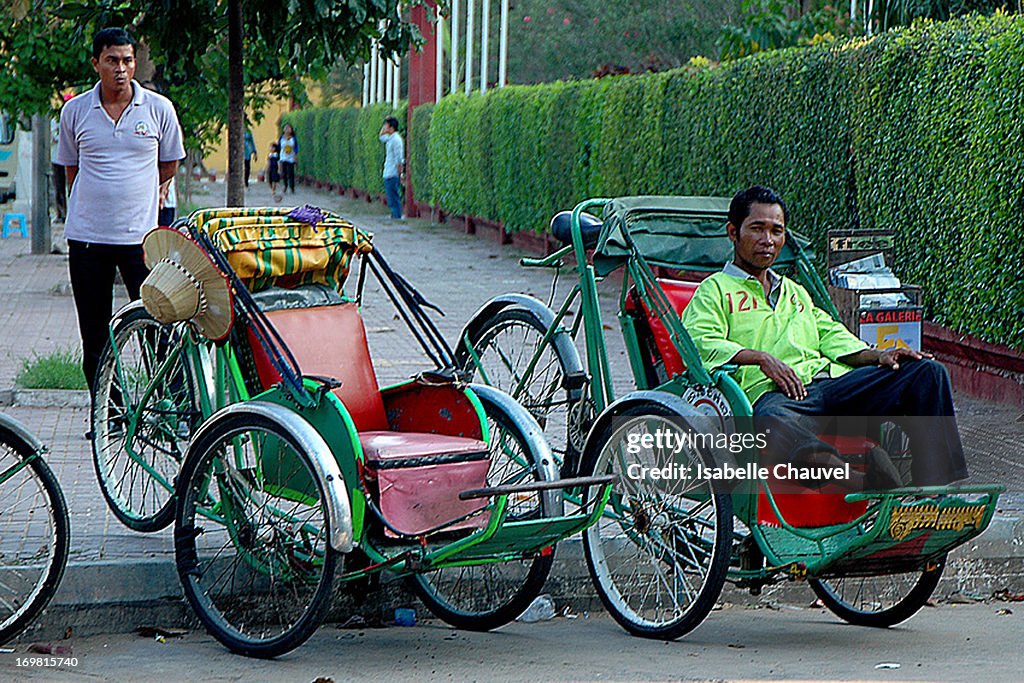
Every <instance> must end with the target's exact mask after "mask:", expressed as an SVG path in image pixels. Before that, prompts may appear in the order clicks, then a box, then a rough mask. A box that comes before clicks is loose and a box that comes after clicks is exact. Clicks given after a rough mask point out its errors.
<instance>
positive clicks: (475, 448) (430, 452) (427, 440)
mask: <svg viewBox="0 0 1024 683" xmlns="http://www.w3.org/2000/svg"><path fill="white" fill-rule="evenodd" d="M359 444H360V445H361V446H362V447H363V455H365V456H366V461H367V462H382V463H383V462H387V461H389V460H391V461H393V460H403V459H407V458H423V459H425V460H429V459H431V458H437V457H444V456H455V457H453V458H452V459H456V458H458V459H471V458H472V457H473V456H474V455H477V454H483V457H487V454H488V449H487V444H485V443H484V442H483V441H477V440H476V439H466V438H463V437H461V436H446V435H444V434H424V433H422V432H380V431H373V432H359Z"/></svg>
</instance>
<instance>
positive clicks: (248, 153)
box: [244, 128, 256, 187]
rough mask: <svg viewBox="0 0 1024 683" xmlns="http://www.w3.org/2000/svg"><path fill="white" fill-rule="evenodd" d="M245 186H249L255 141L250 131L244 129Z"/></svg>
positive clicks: (254, 154)
mask: <svg viewBox="0 0 1024 683" xmlns="http://www.w3.org/2000/svg"><path fill="white" fill-rule="evenodd" d="M244 144H245V186H246V187H249V172H250V171H251V170H252V162H253V161H256V141H255V140H253V138H252V131H251V130H249V129H248V128H247V129H246V130H245V140H244Z"/></svg>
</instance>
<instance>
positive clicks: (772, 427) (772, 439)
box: [754, 359, 967, 486]
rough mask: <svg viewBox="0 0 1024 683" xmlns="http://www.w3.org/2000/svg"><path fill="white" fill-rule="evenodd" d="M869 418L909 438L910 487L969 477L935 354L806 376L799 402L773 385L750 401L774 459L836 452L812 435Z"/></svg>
mask: <svg viewBox="0 0 1024 683" xmlns="http://www.w3.org/2000/svg"><path fill="white" fill-rule="evenodd" d="M870 417H891V418H892V421H893V422H896V423H898V424H899V425H900V426H901V427H902V428H903V431H904V432H905V433H906V434H907V436H908V437H909V439H910V451H911V454H912V456H913V462H912V465H911V474H912V477H913V483H914V485H915V486H940V485H943V484H948V483H950V482H951V481H956V480H957V479H963V478H964V477H966V476H967V461H966V459H965V458H964V449H963V446H962V445H961V443H960V433H959V431H958V430H957V426H956V418H955V417H954V416H953V394H952V389H951V387H950V383H949V374H948V373H947V372H946V368H944V367H942V365H941V364H940V363H937V362H935V361H933V360H927V359H925V360H918V361H911V360H905V359H904V360H902V361H901V362H900V369H899V370H890V369H889V368H883V367H880V366H874V367H864V368H855V369H853V370H851V371H849V372H847V373H846V374H845V375H842V376H841V377H837V378H835V379H819V380H815V381H813V382H811V383H810V384H808V385H807V398H805V399H803V400H802V401H795V400H793V399H790V398H786V396H785V395H784V394H782V393H781V392H778V391H771V392H768V393H767V394H765V395H764V396H762V397H761V398H759V399H758V400H757V403H755V404H754V419H755V429H757V431H759V432H767V438H768V447H769V451H770V452H771V453H772V457H773V460H775V461H779V460H796V461H799V460H800V456H801V455H802V454H805V453H810V452H815V451H832V452H835V449H834V448H832V446H830V445H828V444H827V443H824V442H823V441H821V440H819V439H818V436H817V435H818V434H822V433H826V432H828V431H831V430H832V429H834V428H835V427H836V426H837V425H838V427H839V431H840V432H841V433H849V431H850V430H849V429H844V428H843V423H844V421H845V422H846V423H847V424H848V425H849V424H850V423H851V422H853V423H857V422H858V420H857V419H856V418H870ZM859 422H860V423H861V424H864V425H868V424H871V423H872V422H874V421H870V420H863V419H862V420H860V421H859ZM861 433H862V434H863V433H865V432H861Z"/></svg>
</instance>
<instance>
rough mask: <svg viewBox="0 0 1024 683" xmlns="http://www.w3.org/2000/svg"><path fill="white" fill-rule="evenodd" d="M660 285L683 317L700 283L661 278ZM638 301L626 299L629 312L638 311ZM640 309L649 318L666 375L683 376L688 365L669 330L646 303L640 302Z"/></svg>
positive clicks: (674, 308)
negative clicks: (673, 341) (669, 334)
mask: <svg viewBox="0 0 1024 683" xmlns="http://www.w3.org/2000/svg"><path fill="white" fill-rule="evenodd" d="M658 284H659V285H661V291H663V292H665V296H667V297H668V300H669V303H671V304H672V309H673V310H674V311H675V312H676V313H677V314H678V315H682V313H683V309H684V308H686V306H687V304H689V303H690V299H692V298H693V293H694V292H696V291H697V286H698V285H699V284H700V283H699V282H685V281H683V280H669V279H667V278H659V279H658ZM637 299H638V298H637V297H629V298H627V299H626V310H627V311H635V310H637V307H638V303H637ZM639 307H641V308H642V309H643V312H644V316H645V317H646V318H647V325H648V326H649V327H650V328H651V335H652V336H653V337H654V345H655V347H656V348H657V349H658V352H659V353H660V354H661V358H662V360H663V361H665V372H666V374H668V376H669V377H674V376H675V375H679V374H682V373H683V371H685V370H686V364H685V363H683V359H682V357H680V355H679V352H678V351H677V350H676V347H675V345H674V344H673V343H672V339H671V337H669V336H668V329H667V328H666V327H665V325H664V324H663V323H662V322H661V320H660V319H659V318H658V316H657V315H655V314H654V312H653V311H651V310H650V308H648V307H647V304H646V302H644V301H643V300H639Z"/></svg>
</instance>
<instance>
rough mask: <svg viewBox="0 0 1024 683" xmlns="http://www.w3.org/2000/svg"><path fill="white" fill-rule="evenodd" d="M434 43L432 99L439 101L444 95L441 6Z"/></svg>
mask: <svg viewBox="0 0 1024 683" xmlns="http://www.w3.org/2000/svg"><path fill="white" fill-rule="evenodd" d="M434 43H435V45H436V48H437V63H436V64H435V76H434V101H435V102H440V101H441V98H442V97H444V82H443V81H442V79H443V78H444V15H443V14H441V7H440V6H438V8H437V23H436V24H434Z"/></svg>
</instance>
